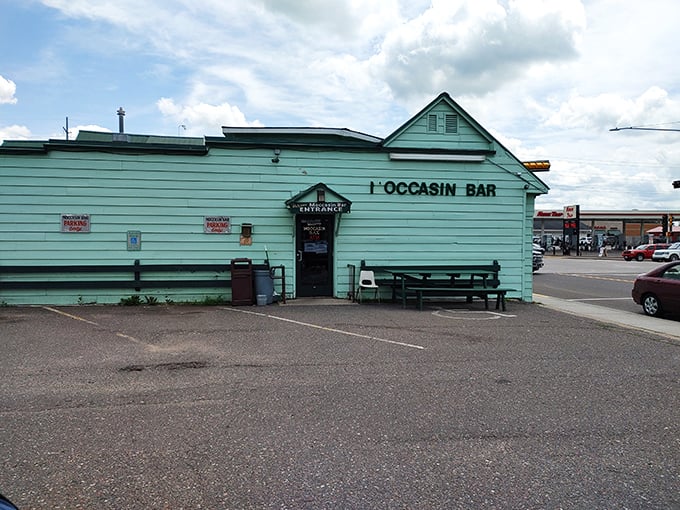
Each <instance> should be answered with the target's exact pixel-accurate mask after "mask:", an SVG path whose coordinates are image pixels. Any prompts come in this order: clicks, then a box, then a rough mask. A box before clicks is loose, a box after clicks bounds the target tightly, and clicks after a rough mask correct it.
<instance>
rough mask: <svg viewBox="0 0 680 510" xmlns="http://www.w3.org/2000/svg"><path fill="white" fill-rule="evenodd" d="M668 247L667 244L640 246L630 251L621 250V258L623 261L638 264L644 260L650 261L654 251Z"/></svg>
mask: <svg viewBox="0 0 680 510" xmlns="http://www.w3.org/2000/svg"><path fill="white" fill-rule="evenodd" d="M668 246H669V245H668V244H641V245H640V246H637V247H635V248H633V249H631V250H623V253H621V256H622V257H623V260H633V259H635V260H637V261H640V262H641V261H643V260H645V259H647V260H651V258H652V254H653V253H654V252H655V251H656V250H661V249H664V248H668Z"/></svg>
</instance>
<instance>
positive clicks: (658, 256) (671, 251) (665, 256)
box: [652, 243, 680, 262]
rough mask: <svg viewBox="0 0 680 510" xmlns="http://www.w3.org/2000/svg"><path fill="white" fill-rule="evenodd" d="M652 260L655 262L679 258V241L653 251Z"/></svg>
mask: <svg viewBox="0 0 680 510" xmlns="http://www.w3.org/2000/svg"><path fill="white" fill-rule="evenodd" d="M652 260H654V261H656V262H669V261H671V260H680V243H673V244H671V245H670V246H669V247H668V248H664V249H663V250H655V251H654V253H652Z"/></svg>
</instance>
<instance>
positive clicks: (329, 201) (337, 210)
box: [286, 182, 352, 214]
mask: <svg viewBox="0 0 680 510" xmlns="http://www.w3.org/2000/svg"><path fill="white" fill-rule="evenodd" d="M286 207H287V208H288V210H289V211H290V212H291V213H293V214H341V213H348V212H350V209H351V207H352V202H351V201H349V200H348V199H346V198H345V197H343V196H342V195H341V194H340V193H337V192H335V191H333V190H332V189H331V188H329V187H328V186H326V185H325V184H324V183H322V182H320V183H318V184H315V185H314V186H312V187H310V188H307V189H306V190H304V191H302V192H300V193H298V194H297V195H295V196H294V197H292V198H289V199H288V200H286Z"/></svg>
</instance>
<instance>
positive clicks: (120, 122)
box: [116, 106, 125, 133]
mask: <svg viewBox="0 0 680 510" xmlns="http://www.w3.org/2000/svg"><path fill="white" fill-rule="evenodd" d="M116 113H117V114H118V132H119V133H125V120H124V119H123V117H125V110H123V107H122V106H121V107H120V108H118V111H117V112H116Z"/></svg>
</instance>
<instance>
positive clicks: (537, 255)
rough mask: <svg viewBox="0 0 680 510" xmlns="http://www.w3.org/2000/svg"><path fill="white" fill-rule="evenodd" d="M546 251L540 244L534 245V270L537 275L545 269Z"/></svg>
mask: <svg viewBox="0 0 680 510" xmlns="http://www.w3.org/2000/svg"><path fill="white" fill-rule="evenodd" d="M544 252H545V250H544V249H543V248H541V245H540V244H536V243H533V246H532V258H531V260H532V270H533V272H534V273H535V272H536V271H538V270H539V269H541V268H542V267H543V253H544Z"/></svg>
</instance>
